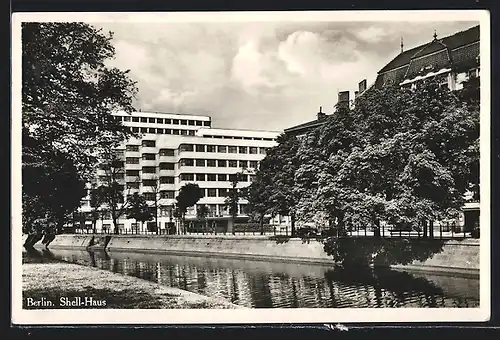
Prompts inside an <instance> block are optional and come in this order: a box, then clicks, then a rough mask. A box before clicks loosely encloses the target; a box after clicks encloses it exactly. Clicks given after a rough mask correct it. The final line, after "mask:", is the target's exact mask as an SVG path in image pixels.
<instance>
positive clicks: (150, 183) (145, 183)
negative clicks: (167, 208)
mask: <svg viewBox="0 0 500 340" xmlns="http://www.w3.org/2000/svg"><path fill="white" fill-rule="evenodd" d="M142 186H144V187H155V186H156V180H155V179H143V180H142Z"/></svg>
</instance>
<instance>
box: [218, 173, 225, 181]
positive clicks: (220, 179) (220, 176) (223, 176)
mask: <svg viewBox="0 0 500 340" xmlns="http://www.w3.org/2000/svg"><path fill="white" fill-rule="evenodd" d="M217 180H218V181H219V182H225V181H227V175H226V174H219V175H217Z"/></svg>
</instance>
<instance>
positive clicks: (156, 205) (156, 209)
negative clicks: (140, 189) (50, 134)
mask: <svg viewBox="0 0 500 340" xmlns="http://www.w3.org/2000/svg"><path fill="white" fill-rule="evenodd" d="M155 226H156V235H158V234H159V233H160V228H159V226H158V201H156V200H155Z"/></svg>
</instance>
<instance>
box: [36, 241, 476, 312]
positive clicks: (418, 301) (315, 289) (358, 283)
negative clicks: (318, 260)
mask: <svg viewBox="0 0 500 340" xmlns="http://www.w3.org/2000/svg"><path fill="white" fill-rule="evenodd" d="M26 256H39V257H45V258H55V259H61V260H64V261H69V262H74V263H79V264H83V265H88V266H96V267H98V268H101V269H105V270H110V271H113V272H116V273H123V274H126V275H130V276H135V277H139V278H142V279H145V280H149V281H153V282H158V283H160V284H164V285H167V286H172V287H177V288H181V289H185V290H188V291H192V292H195V293H199V294H203V295H207V296H214V297H220V298H225V299H227V300H229V301H231V302H233V303H236V304H239V305H243V306H247V307H254V308H314V307H322V308H330V307H335V308H345V307H348V308H352V307H477V306H478V305H479V280H478V279H477V278H468V279H467V278H457V277H452V276H443V275H442V276H439V278H437V276H435V275H428V274H413V273H409V272H404V271H395V270H391V269H388V268H376V269H372V268H363V269H361V268H360V267H352V268H350V267H343V268H342V267H338V268H335V267H327V266H315V265H301V264H290V263H270V262H263V261H248V260H233V259H221V258H203V257H189V256H176V255H166V254H140V253H125V252H113V253H106V252H102V251H100V252H86V251H74V250H60V249H57V250H50V251H45V252H43V253H40V252H38V253H37V254H27V255H26Z"/></svg>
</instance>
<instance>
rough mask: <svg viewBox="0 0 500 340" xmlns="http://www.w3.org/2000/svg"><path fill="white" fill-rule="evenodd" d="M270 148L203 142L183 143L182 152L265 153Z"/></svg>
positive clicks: (180, 148)
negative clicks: (207, 143)
mask: <svg viewBox="0 0 500 340" xmlns="http://www.w3.org/2000/svg"><path fill="white" fill-rule="evenodd" d="M267 149H268V148H263V147H260V148H258V147H256V146H234V145H203V144H181V145H180V146H179V151H180V152H218V153H240V154H251V155H256V154H259V153H260V154H265V153H266V151H267Z"/></svg>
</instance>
